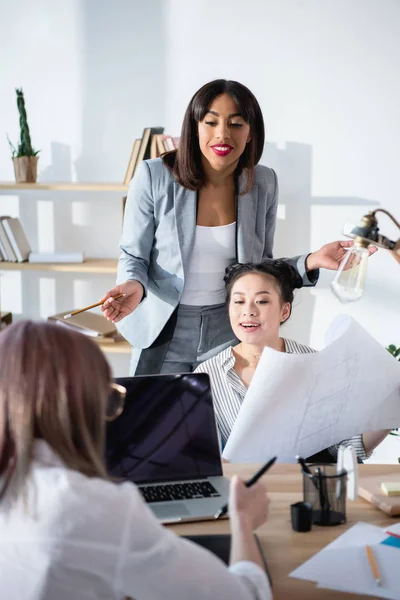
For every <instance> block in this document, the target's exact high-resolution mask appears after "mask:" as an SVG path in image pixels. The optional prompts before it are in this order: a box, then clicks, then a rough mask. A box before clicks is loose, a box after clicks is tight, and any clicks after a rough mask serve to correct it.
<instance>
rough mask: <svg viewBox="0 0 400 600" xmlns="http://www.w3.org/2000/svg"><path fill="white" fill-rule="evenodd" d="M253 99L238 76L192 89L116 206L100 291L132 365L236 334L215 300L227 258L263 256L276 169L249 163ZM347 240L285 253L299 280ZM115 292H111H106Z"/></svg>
mask: <svg viewBox="0 0 400 600" xmlns="http://www.w3.org/2000/svg"><path fill="white" fill-rule="evenodd" d="M263 148H264V121H263V116H262V113H261V109H260V106H259V104H258V102H257V100H256V98H255V97H254V95H253V94H252V93H251V91H250V90H248V89H247V88H246V87H245V86H243V85H242V84H240V83H238V82H236V81H226V80H225V79H218V80H216V81H212V82H210V83H208V84H206V85H204V86H203V87H202V88H200V90H198V92H196V94H195V95H194V96H193V98H192V99H191V101H190V103H189V106H188V108H187V110H186V114H185V118H184V121H183V127H182V133H181V138H180V144H179V149H178V151H177V152H173V153H169V154H166V155H165V156H164V157H163V158H162V159H161V158H159V159H154V160H147V161H144V162H142V163H141V164H140V165H139V167H138V170H137V173H136V175H135V177H134V178H133V180H132V182H131V185H130V188H129V193H128V199H127V203H126V208H125V216H124V228H123V235H122V241H121V244H120V247H121V250H122V254H121V256H120V259H119V264H118V277H117V283H118V285H117V286H116V287H114V288H113V289H111V290H109V291H108V292H107V293H106V294H105V295H104V296H103V298H102V299H101V301H102V302H103V306H102V310H103V312H104V316H105V317H107V319H108V320H110V321H112V322H113V323H116V324H117V326H118V328H119V330H120V332H121V333H122V335H123V336H124V337H125V338H126V339H127V340H128V341H129V342H130V343H131V344H132V346H133V353H132V363H131V374H145V373H160V372H170V373H171V372H183V371H191V370H193V369H194V368H195V367H196V366H197V365H198V364H199V363H200V362H202V361H204V360H207V359H209V358H211V357H212V356H214V355H215V354H218V352H220V351H221V350H223V349H224V348H226V347H228V346H230V345H232V344H233V343H234V342H235V337H234V334H233V332H232V329H231V327H230V324H229V319H228V315H227V311H226V308H225V306H224V282H223V276H224V271H225V268H226V267H227V266H229V265H230V264H232V263H235V262H240V263H245V262H256V263H258V262H261V261H262V260H264V259H265V258H271V257H272V247H273V238H274V232H275V222H276V211H277V205H278V184H277V177H276V174H275V172H274V171H273V170H272V169H269V168H268V167H264V166H261V165H258V162H259V160H260V158H261V155H262V152H263ZM350 245H352V242H333V243H331V244H326V245H325V246H323V247H322V248H321V249H320V250H318V251H317V252H315V253H312V254H308V255H304V256H300V257H295V258H293V259H290V260H288V262H290V263H291V264H292V265H293V266H295V267H296V268H297V270H298V271H299V273H300V275H301V277H302V278H303V282H304V285H314V284H315V283H316V281H317V279H318V271H317V269H318V268H320V267H326V268H328V269H337V268H338V266H339V264H340V261H341V259H342V258H343V256H344V254H345V248H346V247H348V246H350ZM117 294H124V296H123V298H120V299H118V300H115V299H113V298H111V296H114V295H117Z"/></svg>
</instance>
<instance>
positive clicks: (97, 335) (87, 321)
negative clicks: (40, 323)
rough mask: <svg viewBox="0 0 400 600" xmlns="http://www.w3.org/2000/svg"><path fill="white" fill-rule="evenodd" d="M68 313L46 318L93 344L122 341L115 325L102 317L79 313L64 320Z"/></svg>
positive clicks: (95, 314) (94, 314) (90, 313)
mask: <svg viewBox="0 0 400 600" xmlns="http://www.w3.org/2000/svg"><path fill="white" fill-rule="evenodd" d="M70 313H71V311H65V312H62V313H58V314H56V315H51V316H50V317H48V320H49V321H53V322H55V323H57V325H61V326H62V327H69V328H70V329H74V330H75V331H79V332H80V333H83V334H84V335H88V336H89V337H91V338H92V339H93V340H94V341H95V342H101V343H102V344H108V343H109V344H113V343H115V342H117V341H119V340H121V339H122V338H121V336H120V335H119V333H118V330H117V328H116V327H115V325H114V324H113V323H110V322H109V321H107V319H106V318H105V317H103V315H99V314H97V313H92V312H81V313H79V314H77V315H73V316H72V317H70V318H69V319H64V316H65V315H67V314H70Z"/></svg>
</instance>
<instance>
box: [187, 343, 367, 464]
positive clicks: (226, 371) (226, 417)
mask: <svg viewBox="0 0 400 600" xmlns="http://www.w3.org/2000/svg"><path fill="white" fill-rule="evenodd" d="M283 341H284V345H285V352H287V353H288V354H309V353H311V352H316V350H314V349H313V348H310V347H309V346H305V345H304V344H299V343H298V342H295V341H294V340H289V339H286V338H283ZM234 365H235V356H234V354H233V352H232V346H229V348H226V350H223V351H222V352H220V353H219V354H217V355H216V356H214V357H213V358H210V359H209V360H206V361H205V362H203V363H201V364H200V365H199V366H198V367H197V369H195V373H208V375H209V376H210V381H211V389H212V394H213V401H214V410H215V415H216V419H217V425H218V429H219V433H220V436H221V440H222V444H223V446H225V444H226V442H227V440H228V437H229V435H230V433H231V431H232V427H233V425H234V423H235V421H236V418H237V416H238V414H239V411H240V407H241V406H242V403H243V400H244V397H245V395H246V392H247V388H246V386H245V385H244V383H243V381H242V380H241V379H240V377H239V375H238V374H237V373H236V371H235V369H234ZM340 444H344V445H346V446H349V445H352V446H354V449H355V451H356V454H357V457H358V458H360V459H361V460H365V459H366V458H368V456H370V455H367V454H366V452H365V449H364V444H363V441H362V435H361V434H360V435H355V436H353V437H352V438H350V439H348V440H343V441H342V442H340ZM340 444H335V445H333V446H330V447H329V448H328V451H329V454H331V456H332V458H334V459H336V457H337V451H338V447H339V445H340Z"/></svg>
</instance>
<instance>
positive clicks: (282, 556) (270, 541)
mask: <svg viewBox="0 0 400 600" xmlns="http://www.w3.org/2000/svg"><path fill="white" fill-rule="evenodd" d="M257 468H258V466H257V465H229V464H228V465H224V472H225V474H226V476H227V477H231V476H232V475H233V474H234V473H237V474H238V475H240V476H241V477H242V479H248V478H249V477H250V475H252V474H253V473H254V472H255V471H256V470H257ZM390 472H393V465H359V473H360V474H364V475H369V476H372V475H376V474H382V475H384V474H385V473H390ZM262 481H263V483H264V485H265V486H266V488H267V490H268V493H269V496H270V498H271V505H270V516H269V519H268V521H267V523H266V524H265V525H263V526H262V527H260V529H258V530H257V534H258V536H259V538H260V541H261V544H262V547H263V551H264V554H265V558H266V560H267V563H268V568H269V571H270V573H271V577H272V582H273V592H274V599H275V600H290V599H291V598H295V599H296V600H303V599H304V600H312V599H317V598H318V599H320V598H321V599H325V598H326V599H327V600H328V599H331V600H337V599H338V597H343V598H344V599H347V598H349V599H350V598H365V599H368V598H369V599H370V598H371V596H359V595H354V594H346V595H344V594H341V593H340V592H336V591H329V590H322V589H317V588H316V585H315V584H314V583H312V582H309V581H302V580H300V579H293V578H292V577H288V575H289V573H291V571H293V569H295V568H296V567H298V566H299V565H301V564H302V563H303V562H304V561H306V560H307V559H308V558H311V556H313V554H315V553H316V552H318V551H319V550H322V548H323V547H324V546H326V545H327V544H328V543H329V542H332V541H333V540H334V539H336V538H337V537H338V536H339V535H341V534H342V533H343V532H344V531H345V530H346V529H348V528H349V527H351V526H352V525H354V524H355V523H357V522H358V521H365V522H367V523H372V524H373V525H377V526H378V527H384V526H388V525H390V524H392V523H396V522H397V521H398V520H400V519H399V518H398V517H397V518H396V517H394V518H390V517H388V516H387V515H386V514H385V513H383V512H381V511H380V510H378V509H377V508H375V507H374V506H372V504H369V503H368V502H366V501H365V500H363V499H362V498H358V499H357V500H355V501H354V502H352V501H347V504H346V512H347V523H345V524H344V525H336V526H333V527H319V526H317V525H314V526H313V528H312V531H310V532H308V533H296V532H295V531H293V530H292V527H291V522H290V508H289V507H290V504H293V503H294V502H298V501H299V500H302V496H303V492H302V476H301V472H300V468H299V466H298V465H282V464H278V465H274V466H273V467H272V469H271V471H270V472H269V473H267V474H266V475H265V476H264V477H263V478H262ZM170 527H171V528H172V529H173V530H174V531H175V532H176V533H177V534H178V535H198V534H211V533H228V532H229V522H228V521H227V520H223V521H217V522H215V521H204V522H202V523H200V522H198V523H186V524H182V525H173V526H170Z"/></svg>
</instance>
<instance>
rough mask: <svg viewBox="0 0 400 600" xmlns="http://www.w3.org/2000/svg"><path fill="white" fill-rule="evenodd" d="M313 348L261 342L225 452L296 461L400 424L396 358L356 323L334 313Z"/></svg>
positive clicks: (245, 458)
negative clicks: (305, 350)
mask: <svg viewBox="0 0 400 600" xmlns="http://www.w3.org/2000/svg"><path fill="white" fill-rule="evenodd" d="M326 337H327V339H328V340H332V339H333V341H332V342H331V343H330V344H329V345H328V346H327V347H326V348H324V349H323V350H321V351H320V352H316V353H314V354H286V353H284V352H277V351H276V350H272V348H264V350H263V353H262V355H261V358H260V361H259V364H258V366H257V369H256V371H255V373H254V376H253V379H252V381H251V384H250V387H249V390H248V392H247V394H246V396H245V399H244V401H243V404H242V406H241V409H240V411H239V414H238V417H237V419H236V421H235V424H234V426H233V428H232V432H231V434H230V436H229V439H228V441H227V444H226V446H225V449H224V452H223V457H224V458H226V459H227V460H229V461H230V462H265V460H266V459H267V458H268V457H270V456H274V455H277V456H278V461H279V462H294V460H295V456H296V454H300V455H301V456H305V457H306V456H311V455H312V454H314V453H315V452H318V451H320V450H322V449H324V448H327V447H329V446H331V445H333V444H336V443H338V442H340V441H342V440H344V439H346V438H350V437H352V436H353V435H357V434H359V433H361V432H363V431H373V430H376V429H389V428H395V427H399V426H400V362H398V361H396V360H394V358H393V356H391V355H390V354H389V352H388V351H387V350H386V349H385V348H384V347H382V346H381V345H380V344H379V343H378V342H377V341H376V340H374V338H372V336H370V335H369V333H367V331H365V329H363V328H362V327H361V326H360V325H359V324H358V323H356V322H355V321H354V320H353V319H351V318H350V317H347V316H344V317H343V316H341V317H338V318H337V319H335V321H334V322H333V323H332V324H331V326H330V328H329V329H328V332H327V336H326Z"/></svg>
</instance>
